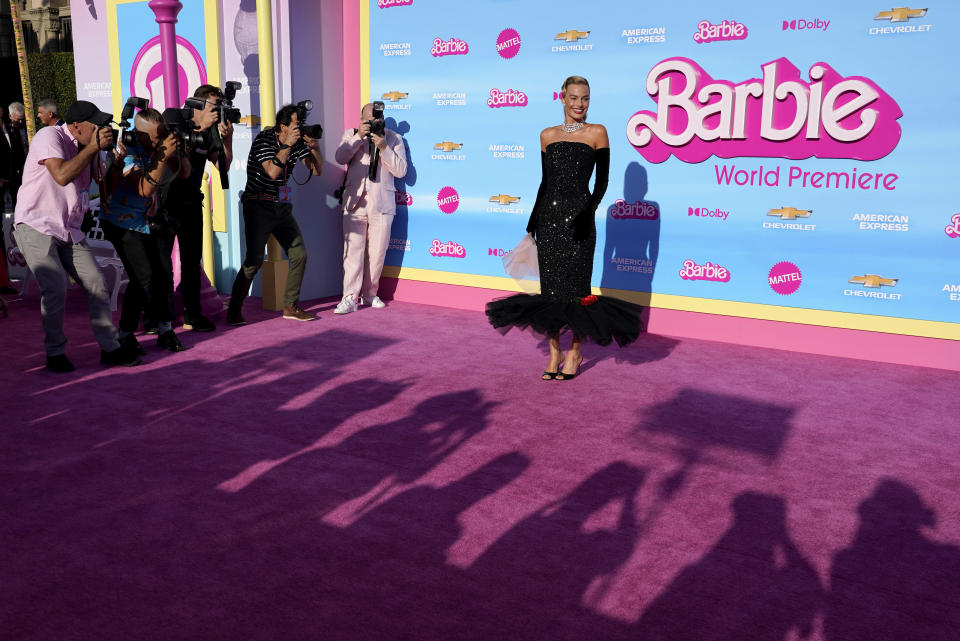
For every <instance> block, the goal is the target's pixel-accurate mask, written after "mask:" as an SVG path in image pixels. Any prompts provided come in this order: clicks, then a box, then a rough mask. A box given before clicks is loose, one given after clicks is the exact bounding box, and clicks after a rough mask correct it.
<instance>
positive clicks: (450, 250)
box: [430, 239, 467, 258]
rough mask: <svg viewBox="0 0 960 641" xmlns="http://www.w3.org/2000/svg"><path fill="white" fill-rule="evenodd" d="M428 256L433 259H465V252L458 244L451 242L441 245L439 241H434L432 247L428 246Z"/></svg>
mask: <svg viewBox="0 0 960 641" xmlns="http://www.w3.org/2000/svg"><path fill="white" fill-rule="evenodd" d="M430 255H431V256H435V257H438V258H439V257H442V256H446V257H447V258H466V257H467V250H466V249H465V248H464V246H463V245H461V244H460V243H455V242H453V241H452V240H451V241H448V242H446V243H441V242H440V241H439V240H437V239H434V240H433V245H431V246H430Z"/></svg>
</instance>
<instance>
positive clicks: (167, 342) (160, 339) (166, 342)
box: [157, 329, 187, 352]
mask: <svg viewBox="0 0 960 641" xmlns="http://www.w3.org/2000/svg"><path fill="white" fill-rule="evenodd" d="M157 347H162V348H163V349H165V350H167V351H168V352H182V351H184V350H186V349H187V346H186V345H184V344H183V343H181V342H180V339H179V338H178V337H177V335H176V334H175V333H174V331H173V330H172V329H168V330H167V331H165V332H164V333H162V334H160V335H159V336H157Z"/></svg>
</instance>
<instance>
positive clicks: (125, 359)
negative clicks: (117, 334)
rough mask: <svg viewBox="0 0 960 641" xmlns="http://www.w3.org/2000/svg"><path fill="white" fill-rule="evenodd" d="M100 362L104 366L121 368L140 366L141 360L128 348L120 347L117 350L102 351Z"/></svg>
mask: <svg viewBox="0 0 960 641" xmlns="http://www.w3.org/2000/svg"><path fill="white" fill-rule="evenodd" d="M100 362H101V363H102V364H103V365H119V366H120V367H133V366H134V365H139V364H140V359H139V358H138V357H137V356H136V354H131V353H130V352H129V351H128V350H127V348H125V347H122V346H121V347H118V348H117V349H115V350H111V351H109V352H108V351H107V350H105V349H101V350H100Z"/></svg>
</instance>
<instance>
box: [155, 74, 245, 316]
mask: <svg viewBox="0 0 960 641" xmlns="http://www.w3.org/2000/svg"><path fill="white" fill-rule="evenodd" d="M239 84H240V83H233V82H228V83H227V91H228V93H230V94H233V93H234V92H235V91H236V87H237V86H239ZM232 98H233V96H232V95H231V96H229V97H228V99H225V97H224V94H223V92H222V91H221V90H220V88H219V87H215V86H213V85H201V86H200V87H198V88H197V90H196V91H195V92H194V93H193V98H192V99H190V100H187V106H188V109H187V111H188V113H190V112H192V115H191V118H192V123H193V129H194V131H195V132H196V134H199V135H198V136H196V138H198V139H199V140H200V141H202V143H203V146H202V147H201V146H199V145H197V146H196V147H191V148H189V150H188V156H187V158H188V159H189V164H190V172H189V175H187V176H186V177H180V176H178V177H177V178H175V179H174V180H173V182H172V183H170V186H169V187H168V188H167V189H166V190H161V193H160V205H161V207H163V208H164V209H166V211H167V212H169V214H170V216H171V217H172V218H173V220H175V221H176V223H177V225H176V227H177V230H176V235H177V240H178V241H179V245H180V266H181V267H180V295H181V298H182V299H183V308H184V311H183V327H184V329H192V330H193V331H195V332H210V331H213V330H214V324H213V323H212V322H211V321H210V320H209V319H208V318H206V317H205V316H204V315H203V314H202V313H201V310H200V268H201V264H202V261H201V258H202V252H203V192H202V190H201V186H202V183H203V171H204V168H205V167H206V164H207V161H208V160H209V161H210V162H211V163H213V164H214V165H215V166H217V167H218V168H219V169H220V170H221V173H225V171H226V170H227V169H229V168H230V163H232V162H233V122H235V121H236V119H238V118H239V117H240V114H239V112H238V111H237V110H235V109H230V107H229V105H231V104H232V103H231V102H230V100H232ZM224 105H227V108H226V109H224V108H223V106H224ZM214 130H216V132H217V133H218V134H219V135H218V136H214V135H213V133H214ZM223 186H224V188H226V187H227V185H223ZM164 192H165V193H164Z"/></svg>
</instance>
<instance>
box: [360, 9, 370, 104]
mask: <svg viewBox="0 0 960 641" xmlns="http://www.w3.org/2000/svg"><path fill="white" fill-rule="evenodd" d="M368 102H370V0H361V2H360V104H361V105H365V104H367V103H368Z"/></svg>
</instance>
